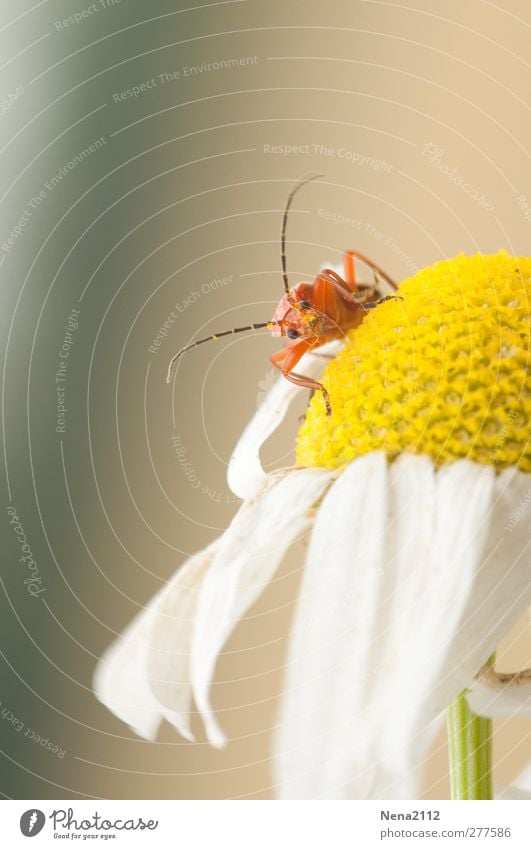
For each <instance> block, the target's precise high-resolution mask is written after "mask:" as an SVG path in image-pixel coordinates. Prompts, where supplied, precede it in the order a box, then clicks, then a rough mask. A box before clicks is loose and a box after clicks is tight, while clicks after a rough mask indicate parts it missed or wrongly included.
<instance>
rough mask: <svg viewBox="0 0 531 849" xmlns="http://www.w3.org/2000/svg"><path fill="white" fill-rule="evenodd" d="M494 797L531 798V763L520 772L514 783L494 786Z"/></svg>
mask: <svg viewBox="0 0 531 849" xmlns="http://www.w3.org/2000/svg"><path fill="white" fill-rule="evenodd" d="M494 798H495V799H531V764H529V765H528V766H527V767H526V769H524V771H523V772H522V773H520V775H519V776H518V778H516V779H515V780H514V782H513V784H509V785H498V786H496V787H495V788H494Z"/></svg>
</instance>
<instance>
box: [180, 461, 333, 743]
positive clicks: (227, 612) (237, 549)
mask: <svg viewBox="0 0 531 849" xmlns="http://www.w3.org/2000/svg"><path fill="white" fill-rule="evenodd" d="M332 476H333V473H331V472H327V471H324V470H321V469H299V470H295V471H292V472H290V473H288V474H287V475H285V476H282V477H278V478H276V479H275V480H272V479H269V480H268V482H267V483H266V484H265V485H264V486H263V487H262V490H261V491H260V492H259V493H258V494H257V495H256V497H255V498H254V499H253V500H251V501H248V502H246V503H244V504H243V506H242V507H241V508H240V510H239V512H238V513H237V514H236V516H235V518H234V520H233V521H232V524H231V525H230V527H229V529H228V530H227V531H226V532H225V534H224V535H223V537H222V539H221V544H220V548H219V550H218V552H217V554H216V557H215V559H214V562H213V564H212V567H211V569H210V570H209V572H208V574H207V576H206V578H205V580H204V582H203V585H202V588H201V592H200V596H199V600H198V605H197V624H196V628H195V631H194V638H193V643H192V683H193V688H194V696H195V701H196V704H197V707H198V708H199V710H200V712H201V714H202V716H203V719H204V722H205V727H206V731H207V734H208V737H209V740H210V742H211V743H212V745H214V746H223V745H224V743H225V742H226V739H225V735H224V734H223V732H222V731H221V729H220V727H219V725H218V723H217V721H216V719H215V717H214V714H213V711H212V707H211V704H210V685H211V681H212V677H213V675H214V668H215V665H216V660H217V657H218V655H219V653H220V651H221V649H222V647H223V644H224V643H225V641H226V639H227V637H228V636H229V635H230V633H231V631H232V630H233V629H234V627H235V626H236V625H237V623H238V620H239V619H240V617H241V616H242V614H243V613H244V612H245V611H246V610H247V608H249V607H250V606H251V605H252V604H253V602H254V601H255V600H256V599H257V598H258V596H259V595H260V593H261V592H262V590H263V589H264V587H265V586H266V585H267V583H268V582H269V580H270V578H271V577H272V575H273V574H274V572H275V571H276V569H277V567H278V565H279V563H280V561H281V560H282V558H283V557H284V554H285V553H286V551H287V549H288V547H289V546H290V545H291V543H292V542H294V540H295V539H296V538H297V537H298V536H300V535H301V534H302V533H303V531H305V530H306V528H308V526H309V525H310V523H311V521H312V516H311V513H310V508H311V507H312V505H314V504H315V502H316V501H318V500H319V498H320V497H321V495H322V493H323V492H324V490H325V488H326V486H327V485H328V483H329V481H330V480H331V478H332Z"/></svg>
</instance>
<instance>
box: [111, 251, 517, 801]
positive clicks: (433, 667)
mask: <svg viewBox="0 0 531 849" xmlns="http://www.w3.org/2000/svg"><path fill="white" fill-rule="evenodd" d="M530 272H531V260H527V259H518V260H516V259H514V258H511V257H508V256H507V255H506V254H499V255H498V256H496V257H472V258H467V257H458V258H457V259H456V260H452V261H449V262H445V263H438V264H437V265H435V266H434V267H433V268H431V269H426V270H425V271H423V272H421V273H420V274H419V275H417V276H416V277H415V278H412V279H411V280H409V281H406V282H405V283H404V284H403V285H402V286H401V288H400V292H401V294H402V295H403V300H402V301H394V302H389V303H385V304H382V305H381V306H379V307H378V308H377V309H376V310H374V311H373V312H371V313H369V315H368V316H367V318H366V319H365V321H364V323H363V325H362V326H361V328H359V329H358V330H356V331H355V333H353V334H352V335H351V336H349V338H348V339H347V344H346V347H345V349H344V350H343V351H342V352H341V353H340V354H339V356H338V357H337V359H336V360H334V361H333V362H332V363H331V364H330V366H329V367H328V369H327V371H326V373H325V376H324V378H323V379H324V382H325V384H326V385H327V388H328V390H329V392H330V399H331V402H332V410H333V413H332V416H330V417H326V415H325V412H324V409H323V401H322V398H320V397H318V396H316V397H314V399H313V401H312V403H311V406H310V410H309V412H308V415H307V418H306V422H305V423H304V425H303V426H302V429H301V433H300V436H299V444H298V453H297V459H298V465H299V468H295V469H291V470H287V471H281V472H277V473H275V474H273V475H266V474H265V473H264V471H263V469H262V467H261V465H260V462H259V451H260V446H261V445H262V443H263V442H264V440H265V439H266V438H267V437H268V436H269V435H270V433H271V432H272V431H273V430H274V428H275V427H276V426H277V425H278V424H279V422H280V421H281V420H282V418H283V416H284V414H285V412H286V409H287V407H288V405H289V403H290V401H291V399H292V398H293V397H294V395H296V394H297V393H298V392H300V391H301V390H300V389H297V388H296V387H294V386H293V385H291V384H289V383H288V382H287V381H285V380H283V379H279V381H278V382H277V383H276V384H275V386H274V387H273V389H272V390H271V392H270V394H269V396H268V397H267V398H266V400H265V402H264V404H263V405H262V407H260V409H259V410H258V411H257V413H256V414H255V416H254V418H253V420H252V421H251V423H250V424H249V425H248V427H247V428H246V430H245V432H244V434H243V436H242V438H241V440H240V442H239V444H238V446H237V447H236V450H235V452H234V455H233V458H232V460H231V464H230V468H229V481H230V483H231V486H232V488H233V490H234V492H235V493H236V494H237V495H239V496H241V497H244V498H245V501H244V504H243V505H242V507H241V508H240V510H239V511H238V513H237V514H236V516H235V518H234V520H233V521H232V523H231V525H230V527H229V528H228V529H227V531H226V532H225V533H224V534H223V536H222V537H221V538H220V539H218V540H216V541H215V542H214V543H212V544H211V545H210V546H209V547H208V548H207V549H205V550H204V551H203V552H200V553H199V554H197V555H196V556H195V557H193V558H191V559H190V560H189V561H188V562H187V563H186V564H185V565H184V566H183V567H181V569H180V570H179V571H178V572H177V574H176V575H175V576H174V578H173V579H172V580H171V581H170V582H169V583H168V584H167V586H166V587H164V588H163V590H162V591H161V592H160V593H159V594H158V595H157V596H156V597H155V598H154V599H153V600H152V601H151V602H150V603H149V605H148V606H147V607H146V609H145V610H144V611H143V612H142V614H141V615H140V616H139V617H138V618H137V619H136V620H135V621H134V622H133V623H132V625H131V626H129V629H128V630H127V631H126V632H125V633H124V635H123V636H122V638H121V639H119V640H118V641H117V642H116V643H115V644H114V645H113V646H112V647H111V648H110V649H109V650H108V652H107V654H106V655H105V656H104V657H103V658H102V661H101V662H100V664H99V667H98V669H97V674H96V681H95V686H96V692H97V694H98V696H99V698H100V699H101V700H102V701H103V702H104V703H105V704H106V705H107V706H108V707H109V708H110V709H111V710H113V711H114V712H115V713H116V714H117V715H118V716H120V717H121V718H122V719H124V720H125V721H126V722H128V723H129V724H130V725H131V726H132V727H133V728H134V729H135V730H136V731H137V732H138V733H140V734H142V735H144V736H147V737H154V736H155V735H156V733H157V728H158V725H159V723H160V721H161V719H163V718H165V719H167V720H169V721H170V722H172V723H173V725H174V726H175V727H176V728H177V729H178V730H179V731H180V732H181V733H182V734H184V735H185V736H186V737H188V738H189V739H190V738H191V729H190V714H191V704H192V698H193V699H194V700H195V703H196V705H197V708H198V710H199V712H200V714H201V716H202V717H203V720H204V724H205V728H206V732H207V735H208V738H209V740H210V742H211V743H212V744H213V745H215V746H222V745H224V744H225V743H226V738H225V735H224V733H223V729H222V728H221V727H220V724H219V722H218V720H217V717H216V716H215V713H214V711H213V708H212V704H211V700H210V689H211V684H212V679H213V676H214V672H215V666H216V662H217V659H218V657H219V655H220V653H221V652H222V651H223V646H224V644H225V642H226V640H227V638H228V637H229V635H230V633H231V632H232V630H233V629H234V627H235V626H236V624H237V623H238V621H239V619H240V618H241V617H242V615H243V614H244V613H245V611H246V610H247V609H248V608H249V607H250V606H251V605H252V604H253V602H254V601H255V600H256V598H257V597H258V595H259V594H260V593H261V592H262V590H263V589H264V587H265V586H266V585H267V583H268V582H269V581H270V580H271V578H272V576H273V574H274V572H275V570H276V569H277V567H278V565H279V563H280V562H281V560H282V559H283V557H284V555H285V553H286V551H287V549H288V548H289V547H290V546H291V545H292V544H293V543H295V542H296V541H297V540H298V539H299V538H300V537H301V535H303V534H305V533H308V532H309V533H310V540H309V547H308V552H307V555H306V556H305V569H304V576H303V581H302V586H301V590H300V596H299V600H298V607H297V613H296V618H295V622H294V626H293V629H292V635H291V639H290V645H289V652H288V660H287V666H286V676H285V684H284V691H283V693H282V696H281V700H280V713H279V724H278V729H277V733H276V737H275V743H274V751H275V764H276V767H275V770H276V771H275V775H276V784H277V795H278V796H280V797H281V798H367V797H368V798H379V799H382V798H399V797H402V798H415V797H416V796H417V794H418V792H419V787H420V777H421V772H422V765H423V761H424V759H425V757H426V754H427V752H428V749H429V745H430V743H431V741H432V739H433V736H434V734H435V732H436V730H437V728H438V727H439V725H440V723H441V721H442V719H443V717H444V710H445V708H446V706H447V705H448V704H449V703H450V702H451V701H452V699H454V697H455V696H456V695H458V694H459V693H460V692H461V691H462V690H463V689H464V688H467V689H468V688H470V690H471V696H470V699H471V703H473V705H474V708H475V709H476V710H478V711H480V712H483V711H485V712H491V713H496V712H497V711H500V712H502V711H505V712H509V713H513V712H514V711H515V710H516V709H517V708H516V707H515V703H514V695H511V699H512V700H513V701H511V700H509V701H508V700H507V699H506V698H505V693H504V689H506V688H505V687H504V685H503V682H502V684H501V685H499V682H498V683H497V685H496V686H493V682H492V681H490V680H487V679H484V678H482V679H481V680H480V681H479V683H478V682H476V676H477V673H478V672H479V670H480V669H481V668H482V666H483V664H484V663H485V661H486V660H487V658H488V657H489V656H490V655H491V654H492V652H493V651H494V650H495V649H496V646H497V645H498V643H499V642H500V640H501V639H502V637H503V636H504V635H505V634H506V633H507V632H508V631H509V630H510V628H511V627H512V626H513V625H514V623H515V622H516V621H517V619H518V618H519V616H520V615H521V614H522V612H523V611H524V610H525V609H526V607H527V606H528V605H529V603H530V601H531V586H530V581H529V575H528V571H527V565H526V559H525V549H526V546H527V545H528V542H529V540H528V531H527V527H526V522H525V521H523V518H524V515H525V512H526V509H527V507H528V506H529V504H530V503H531V498H530V497H529V493H530V492H531V477H530V476H529V474H527V472H529V470H530V456H529V451H528V446H527V428H526V425H527V423H528V421H529V414H530V409H531V408H530V398H529V385H528V384H527V383H526V364H527V355H528V341H529V339H528V333H529V325H528V308H527V304H528V296H529V276H530ZM321 368H322V365H321V364H320V359H319V356H318V354H308V355H307V356H306V358H305V359H304V361H303V364H302V366H301V370H302V369H304V373H305V374H308V375H311V376H316V377H317V376H318V375H319V373H320V369H321ZM390 460H393V461H394V462H389V461H390ZM303 466H304V468H303ZM498 685H499V686H498ZM522 693H523V698H520V699H519V700H518V699H517V705H518V710H519V711H522V710H524V711H527V712H528V713H529V711H530V710H531V696H529V688H528V687H523V688H522Z"/></svg>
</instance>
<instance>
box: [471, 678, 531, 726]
mask: <svg viewBox="0 0 531 849" xmlns="http://www.w3.org/2000/svg"><path fill="white" fill-rule="evenodd" d="M467 701H468V704H469V706H470V708H471V710H473V711H474V713H477V714H479V715H480V716H492V717H507V718H509V719H521V718H523V717H529V716H531V681H525V682H522V683H518V684H508V683H507V682H501V681H498V682H497V683H494V682H492V681H490V680H489V682H488V683H485V682H483V681H476V682H474V684H473V685H472V687H471V689H470V691H469V692H468V694H467Z"/></svg>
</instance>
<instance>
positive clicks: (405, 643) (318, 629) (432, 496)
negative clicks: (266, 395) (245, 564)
mask: <svg viewBox="0 0 531 849" xmlns="http://www.w3.org/2000/svg"><path fill="white" fill-rule="evenodd" d="M525 478H526V476H525V475H521V474H520V473H514V472H509V473H504V474H502V475H500V476H499V477H498V478H495V475H494V471H493V470H492V469H488V468H485V467H482V466H478V465H477V464H474V463H472V462H469V461H459V462H457V463H454V464H452V465H450V466H445V467H443V468H442V469H441V470H440V471H439V472H437V473H435V472H434V470H433V467H432V463H431V461H430V460H428V459H427V458H424V457H418V456H409V457H408V456H406V455H403V456H402V457H401V458H399V459H398V460H397V461H396V462H395V463H393V464H392V465H391V466H390V467H388V465H387V461H386V458H385V457H384V455H382V454H377V453H375V454H370V455H367V456H366V457H362V458H360V459H358V460H356V461H355V462H354V463H352V464H351V466H350V467H349V469H347V470H346V471H345V472H344V473H343V475H342V476H341V478H340V479H339V480H338V481H337V482H336V483H335V484H334V485H333V486H332V488H331V490H330V492H329V493H328V495H327V496H326V498H325V499H324V501H323V504H322V506H321V508H320V510H319V516H318V519H317V521H316V524H315V528H314V532H313V534H312V541H311V545H310V550H309V555H308V563H307V569H306V574H305V577H304V581H303V587H302V591H301V598H300V606H299V609H298V611H297V614H296V620H295V636H294V638H293V640H292V648H291V656H290V663H289V668H288V674H287V676H286V689H287V693H286V696H285V699H284V705H283V714H282V720H281V725H280V730H279V735H278V747H277V748H278V759H277V760H278V769H277V774H278V780H279V790H280V792H279V795H280V796H281V797H282V798H323V797H326V798H364V797H369V798H371V797H372V798H379V799H381V798H415V796H416V795H417V794H418V789H419V786H420V779H421V776H420V769H421V767H422V764H423V760H424V758H425V757H426V754H427V751H428V749H429V745H430V743H431V741H432V739H433V735H434V733H435V731H436V729H437V725H438V723H439V722H440V720H441V719H442V718H443V716H444V711H445V708H446V706H447V705H448V704H449V702H450V701H451V700H452V699H453V698H454V696H455V695H456V694H457V693H458V692H460V690H461V689H462V687H463V686H465V685H467V684H470V683H471V681H472V679H473V676H474V674H475V673H476V672H477V671H478V669H479V667H480V666H481V665H482V664H483V663H484V661H485V660H486V659H487V657H488V656H489V654H490V653H492V651H493V650H494V648H495V646H496V644H497V642H499V640H500V638H501V637H502V636H503V634H504V633H506V632H507V631H508V630H509V629H510V628H511V626H512V624H514V622H515V621H516V620H517V619H518V616H519V615H520V614H521V612H522V610H523V609H525V605H526V604H529V600H530V587H529V580H528V578H527V575H526V570H525V568H524V562H523V560H521V558H520V557H519V555H521V553H522V550H523V548H524V547H525V543H526V540H525V537H524V535H523V533H522V532H519V531H517V529H516V528H515V529H513V530H512V532H511V534H510V535H508V534H507V532H506V531H504V528H505V526H506V524H507V522H508V520H509V517H510V513H511V511H512V510H513V509H514V505H515V503H518V501H519V498H520V497H521V495H522V492H523V487H525V486H527V487H529V479H527V481H525V480H523V479H525ZM515 535H516V536H515Z"/></svg>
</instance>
